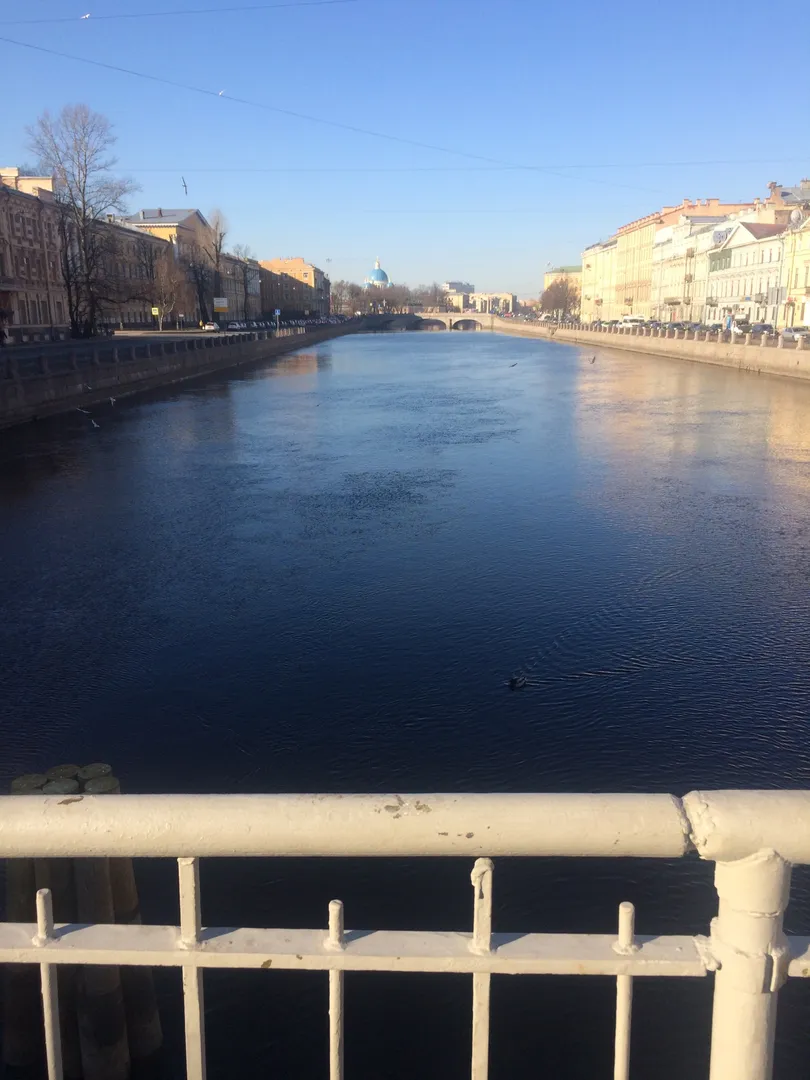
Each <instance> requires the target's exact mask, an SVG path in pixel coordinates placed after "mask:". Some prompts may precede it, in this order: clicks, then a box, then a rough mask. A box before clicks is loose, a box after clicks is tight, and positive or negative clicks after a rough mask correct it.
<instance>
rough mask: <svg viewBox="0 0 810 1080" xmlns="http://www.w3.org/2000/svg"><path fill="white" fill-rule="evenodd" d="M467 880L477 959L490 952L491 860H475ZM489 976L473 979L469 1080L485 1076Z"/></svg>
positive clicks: (484, 1079) (480, 973)
mask: <svg viewBox="0 0 810 1080" xmlns="http://www.w3.org/2000/svg"><path fill="white" fill-rule="evenodd" d="M470 880H471V881H472V885H473V934H472V941H471V942H470V949H471V951H472V952H474V953H478V954H479V955H480V956H487V955H489V953H490V952H491V951H492V860H491V859H476V860H475V866H474V867H473V870H472V874H471V875H470ZM491 978H492V977H491V975H490V974H489V972H488V971H478V972H476V973H475V974H474V975H473V1000H472V1055H471V1058H472V1063H471V1069H470V1075H471V1077H472V1080H487V1076H488V1074H489V993H490V983H491Z"/></svg>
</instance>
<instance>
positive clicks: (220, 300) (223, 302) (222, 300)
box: [214, 296, 228, 311]
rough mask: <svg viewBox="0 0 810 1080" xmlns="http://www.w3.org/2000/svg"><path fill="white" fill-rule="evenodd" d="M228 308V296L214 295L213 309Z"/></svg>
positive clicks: (221, 309) (222, 309) (224, 309)
mask: <svg viewBox="0 0 810 1080" xmlns="http://www.w3.org/2000/svg"><path fill="white" fill-rule="evenodd" d="M227 310H228V297H227V296H215V297H214V311H227Z"/></svg>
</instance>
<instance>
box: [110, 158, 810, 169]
mask: <svg viewBox="0 0 810 1080" xmlns="http://www.w3.org/2000/svg"><path fill="white" fill-rule="evenodd" d="M809 160H810V159H808V158H807V157H800V158H763V159H758V158H747V159H735V160H730V159H729V160H715V159H712V158H707V159H705V160H703V161H636V162H632V161H631V162H623V163H618V162H607V161H580V162H576V163H574V164H572V163H568V164H558V163H557V162H552V163H549V164H548V165H544V166H540V167H541V168H548V169H571V170H574V169H665V168H666V169H674V168H686V167H689V166H696V167H697V166H700V167H704V166H707V165H806V164H807V163H808V161H809ZM528 168H531V166H526V165H291V166H286V165H283V166H275V165H273V166H268V167H264V166H252V165H230V166H228V167H227V168H225V167H215V168H210V167H208V166H202V167H201V168H196V167H195V166H193V165H182V166H180V165H177V166H175V167H174V168H167V167H166V166H160V167H159V168H153V167H151V166H146V167H141V166H132V165H130V166H127V169H126V171H128V172H139V173H176V172H182V171H183V169H185V171H186V172H188V173H232V172H233V171H234V169H238V171H239V172H240V173H443V172H461V173H499V172H525V171H526V169H528Z"/></svg>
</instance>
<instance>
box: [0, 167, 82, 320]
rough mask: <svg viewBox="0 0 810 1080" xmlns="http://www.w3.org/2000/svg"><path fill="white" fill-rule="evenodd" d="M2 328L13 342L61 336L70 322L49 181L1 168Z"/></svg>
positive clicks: (51, 185) (56, 216) (55, 215)
mask: <svg viewBox="0 0 810 1080" xmlns="http://www.w3.org/2000/svg"><path fill="white" fill-rule="evenodd" d="M0 181H2V182H0V327H2V328H3V330H4V336H7V337H9V338H10V339H11V340H12V341H16V340H22V339H36V340H41V339H44V338H49V337H62V336H64V335H65V333H66V331H67V326H68V322H69V318H68V307H67V297H66V295H65V288H64V284H63V280H62V263H61V251H62V245H61V238H60V232H59V217H60V215H59V210H58V207H57V205H56V203H55V201H54V198H53V191H52V189H53V181H52V180H51V179H50V178H49V177H20V175H19V170H18V169H2V170H0Z"/></svg>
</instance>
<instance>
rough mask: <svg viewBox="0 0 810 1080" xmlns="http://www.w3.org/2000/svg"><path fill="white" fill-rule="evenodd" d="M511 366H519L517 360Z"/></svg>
mask: <svg viewBox="0 0 810 1080" xmlns="http://www.w3.org/2000/svg"><path fill="white" fill-rule="evenodd" d="M509 367H517V360H516V361H515V362H514V364H510V365H509Z"/></svg>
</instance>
